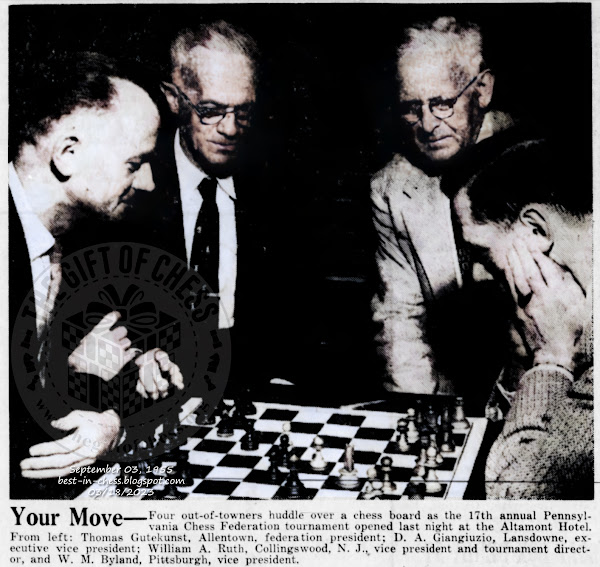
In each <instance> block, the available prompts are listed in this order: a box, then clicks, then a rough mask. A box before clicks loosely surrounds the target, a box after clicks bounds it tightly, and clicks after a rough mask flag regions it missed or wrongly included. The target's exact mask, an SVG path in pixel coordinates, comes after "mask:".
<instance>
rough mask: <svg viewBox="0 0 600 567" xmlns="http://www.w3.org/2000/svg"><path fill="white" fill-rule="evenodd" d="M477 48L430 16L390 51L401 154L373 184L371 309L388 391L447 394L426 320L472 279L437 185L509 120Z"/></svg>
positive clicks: (476, 41) (469, 37)
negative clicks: (495, 102)
mask: <svg viewBox="0 0 600 567" xmlns="http://www.w3.org/2000/svg"><path fill="white" fill-rule="evenodd" d="M481 43H482V40H481V34H480V31H479V28H478V26H476V25H473V24H468V23H467V24H461V23H459V22H457V21H456V20H455V19H454V18H438V19H437V20H435V21H433V22H427V23H420V24H417V25H415V26H413V27H410V28H407V29H406V30H405V31H404V38H403V41H402V43H401V45H400V47H399V48H398V60H397V78H398V82H399V112H400V122H401V124H400V125H401V128H402V135H403V141H404V150H403V153H402V154H396V155H395V156H394V158H393V159H392V160H391V161H390V162H389V163H388V164H387V165H386V166H385V167H384V168H383V169H382V170H380V171H379V172H378V173H377V174H376V175H375V176H374V177H373V179H372V182H371V198H372V204H373V214H374V223H375V227H376V230H377V233H378V251H377V264H378V269H379V275H380V286H379V289H378V292H377V294H376V295H375V297H374V300H373V311H374V320H375V322H376V323H378V324H380V330H379V332H378V335H377V344H378V348H379V349H380V352H381V354H382V358H383V360H384V361H385V365H386V369H385V374H386V379H385V382H384V387H385V388H386V389H387V390H388V391H395V392H412V393H428V394H431V393H438V394H452V393H455V385H454V384H453V382H452V379H451V378H450V377H449V376H446V375H445V374H446V373H445V371H444V369H443V368H442V367H441V365H440V364H439V359H438V357H436V352H435V347H434V346H433V343H432V338H431V337H432V336H433V335H434V333H433V332H432V331H433V330H434V329H435V328H437V327H436V325H435V324H434V323H433V322H432V319H433V313H434V312H436V313H437V309H436V308H437V305H438V304H439V302H440V300H443V298H444V295H445V294H447V292H449V291H452V290H456V289H458V288H460V287H461V286H462V285H463V281H464V280H465V278H467V277H470V276H468V274H467V273H466V272H467V271H468V270H469V268H468V267H467V262H466V260H465V254H463V250H464V249H463V248H462V246H461V245H460V242H459V241H458V240H457V237H455V229H454V226H455V221H454V219H453V218H452V214H451V208H450V202H449V199H448V197H446V195H444V193H443V192H442V191H441V189H440V180H441V176H442V175H443V173H444V172H445V171H447V169H448V168H449V167H450V166H451V164H452V163H453V161H454V160H455V159H456V158H457V157H458V156H459V155H460V154H461V153H462V151H463V150H464V149H465V148H468V147H469V146H472V145H473V144H475V143H476V142H478V141H480V140H483V139H485V138H487V137H490V136H491V135H493V134H494V133H495V132H497V131H499V130H501V129H504V128H506V127H508V126H509V125H510V124H511V121H510V119H509V117H508V116H506V115H505V114H502V113H499V112H495V111H491V112H488V107H489V105H490V102H491V99H492V93H493V88H494V76H493V74H492V73H491V71H490V70H489V69H488V68H487V67H486V64H485V62H484V60H483V56H482V50H481ZM458 238H460V237H458ZM437 338H438V339H439V337H437ZM442 342H443V341H442Z"/></svg>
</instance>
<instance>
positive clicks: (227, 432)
mask: <svg viewBox="0 0 600 567" xmlns="http://www.w3.org/2000/svg"><path fill="white" fill-rule="evenodd" d="M217 435H218V436H219V437H231V436H232V435H233V424H232V421H231V418H230V417H229V413H228V412H227V410H223V413H222V414H221V421H219V425H217Z"/></svg>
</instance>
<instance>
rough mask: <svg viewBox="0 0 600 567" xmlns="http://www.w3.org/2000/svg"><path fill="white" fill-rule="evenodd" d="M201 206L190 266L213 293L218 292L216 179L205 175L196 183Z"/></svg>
mask: <svg viewBox="0 0 600 567" xmlns="http://www.w3.org/2000/svg"><path fill="white" fill-rule="evenodd" d="M198 191H200V194H201V195H202V206H201V207H200V211H199V212H198V218H197V219H196V229H195V231H194V242H193V244H192V253H191V255H190V266H191V268H192V269H194V270H196V271H197V272H198V273H199V274H200V276H202V278H203V279H204V281H205V282H206V283H207V285H208V287H209V288H210V290H211V291H212V292H213V293H216V294H218V293H219V210H218V209H217V180H216V179H214V178H210V177H206V178H204V179H203V180H202V182H201V183H200V185H198Z"/></svg>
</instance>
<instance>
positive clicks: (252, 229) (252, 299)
mask: <svg viewBox="0 0 600 567" xmlns="http://www.w3.org/2000/svg"><path fill="white" fill-rule="evenodd" d="M157 154H158V156H159V157H158V158H157V160H156V161H155V162H154V163H153V164H152V171H153V175H154V182H155V186H156V188H155V190H154V191H153V192H152V193H143V192H138V193H139V194H137V195H136V196H135V200H134V201H133V202H132V206H131V207H130V208H129V211H128V214H127V216H126V217H125V218H124V219H123V222H122V223H121V229H120V237H122V238H123V237H124V238H129V239H130V240H133V241H137V242H140V243H144V244H149V245H152V246H155V247H157V248H160V249H162V250H165V251H167V252H169V253H170V254H173V255H174V256H176V257H178V258H180V259H181V260H186V251H185V239H184V231H183V213H182V209H181V196H180V192H179V181H178V177H177V170H176V166H175V159H174V155H173V140H172V138H168V139H165V140H163V141H162V145H161V146H159V151H158V152H157ZM234 184H235V191H236V230H237V245H238V253H237V280H236V291H235V306H234V310H235V311H234V316H235V325H234V327H233V328H232V329H230V331H229V334H230V337H231V342H232V367H231V373H230V380H229V384H230V385H231V386H232V387H233V385H234V384H237V383H241V382H242V381H243V383H244V384H245V385H246V386H250V385H253V384H257V382H261V383H262V382H263V381H264V379H265V378H266V377H267V376H268V375H270V374H271V373H272V372H273V370H272V364H271V362H272V354H273V349H272V342H273V337H270V336H268V328H269V324H270V323H271V322H272V316H271V313H270V309H271V306H272V305H273V302H274V299H273V297H274V296H273V288H274V287H277V284H276V283H274V280H275V279H276V275H274V274H273V272H268V271H269V270H270V269H271V268H272V266H271V265H270V260H269V257H268V256H269V244H268V232H269V231H268V223H269V222H270V218H271V215H270V214H269V211H268V207H269V202H268V199H267V196H268V186H267V181H266V175H265V171H264V168H261V167H253V166H247V167H244V173H243V174H240V175H237V176H235V177H234Z"/></svg>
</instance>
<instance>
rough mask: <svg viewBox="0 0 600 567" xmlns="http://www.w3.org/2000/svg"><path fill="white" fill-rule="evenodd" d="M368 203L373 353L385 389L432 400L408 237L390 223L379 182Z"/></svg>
mask: <svg viewBox="0 0 600 567" xmlns="http://www.w3.org/2000/svg"><path fill="white" fill-rule="evenodd" d="M371 203H372V208H373V222H374V225H375V231H376V233H377V253H376V262H377V268H378V274H379V282H378V290H377V293H376V294H375V296H374V298H373V301H372V311H373V320H374V322H375V324H376V325H377V326H378V328H379V330H378V332H377V336H376V344H377V349H378V352H379V354H380V356H381V358H382V360H383V361H384V363H385V374H386V379H385V382H384V387H385V388H386V389H387V390H389V391H392V392H411V393H420V394H431V393H434V391H435V388H436V384H437V379H436V373H435V370H434V368H433V359H432V353H431V346H430V345H429V343H428V341H427V338H426V334H425V317H426V306H425V299H424V297H423V291H422V289H421V284H420V281H419V276H418V272H417V265H416V261H415V258H414V255H413V254H412V253H411V243H410V240H409V238H408V234H407V232H406V229H405V227H404V225H403V223H402V224H401V225H397V224H396V223H395V222H394V221H395V219H394V218H393V217H392V214H391V211H390V208H389V203H388V199H387V197H386V195H385V191H384V181H383V180H382V179H381V177H376V178H374V179H373V180H372V182H371Z"/></svg>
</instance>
